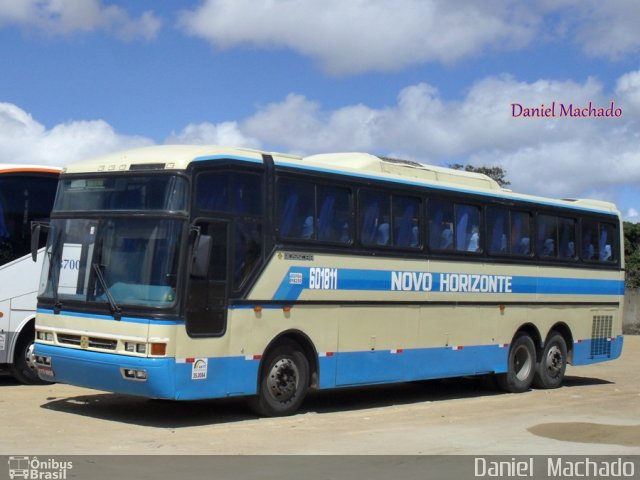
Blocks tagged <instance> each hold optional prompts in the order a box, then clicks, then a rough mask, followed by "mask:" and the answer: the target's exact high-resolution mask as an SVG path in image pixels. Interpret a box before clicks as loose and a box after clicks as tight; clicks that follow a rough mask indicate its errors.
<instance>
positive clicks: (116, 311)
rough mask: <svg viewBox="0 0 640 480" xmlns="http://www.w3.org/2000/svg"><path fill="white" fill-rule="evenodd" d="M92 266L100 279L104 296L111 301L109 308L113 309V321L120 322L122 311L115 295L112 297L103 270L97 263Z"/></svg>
mask: <svg viewBox="0 0 640 480" xmlns="http://www.w3.org/2000/svg"><path fill="white" fill-rule="evenodd" d="M92 266H93V271H94V272H96V277H97V278H98V281H99V282H100V285H101V286H102V289H103V290H104V294H105V295H106V296H107V300H109V307H111V314H112V315H113V319H114V320H120V319H121V318H122V310H120V307H119V306H118V304H117V303H116V301H115V300H114V299H113V295H111V292H110V291H109V287H108V286H107V282H106V281H105V279H104V276H103V275H102V270H100V265H98V264H97V263H94V264H93V265H92Z"/></svg>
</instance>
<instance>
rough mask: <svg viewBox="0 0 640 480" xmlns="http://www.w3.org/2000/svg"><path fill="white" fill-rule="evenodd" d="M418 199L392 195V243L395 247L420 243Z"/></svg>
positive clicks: (416, 245) (414, 245) (415, 245)
mask: <svg viewBox="0 0 640 480" xmlns="http://www.w3.org/2000/svg"><path fill="white" fill-rule="evenodd" d="M419 215H420V199H418V198H414V197H400V196H396V195H394V196H393V244H394V245H395V246H397V247H414V248H415V247H418V246H419V245H420V228H419V225H418V218H419Z"/></svg>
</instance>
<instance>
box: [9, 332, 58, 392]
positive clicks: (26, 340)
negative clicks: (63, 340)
mask: <svg viewBox="0 0 640 480" xmlns="http://www.w3.org/2000/svg"><path fill="white" fill-rule="evenodd" d="M34 341H35V332H34V330H33V328H25V329H24V330H23V331H22V332H21V333H20V336H19V337H18V342H17V343H16V350H15V354H14V358H13V364H12V365H11V375H12V376H13V378H15V379H16V380H18V381H19V382H20V383H24V384H25V385H46V384H48V383H51V382H47V381H46V380H42V379H41V378H40V377H39V376H38V371H37V369H36V363H35V356H34V353H33V349H34V345H35V344H34Z"/></svg>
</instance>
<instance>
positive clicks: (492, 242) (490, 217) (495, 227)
mask: <svg viewBox="0 0 640 480" xmlns="http://www.w3.org/2000/svg"><path fill="white" fill-rule="evenodd" d="M507 218H508V211H507V210H506V209H504V208H487V233H488V235H489V253H490V254H492V255H495V254H504V253H507Z"/></svg>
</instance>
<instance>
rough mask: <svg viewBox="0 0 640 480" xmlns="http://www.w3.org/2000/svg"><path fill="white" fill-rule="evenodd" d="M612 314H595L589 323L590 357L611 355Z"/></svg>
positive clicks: (607, 356)
mask: <svg viewBox="0 0 640 480" xmlns="http://www.w3.org/2000/svg"><path fill="white" fill-rule="evenodd" d="M612 331H613V315H596V316H594V317H593V323H592V324H591V358H602V357H604V358H609V357H611V333H612Z"/></svg>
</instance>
